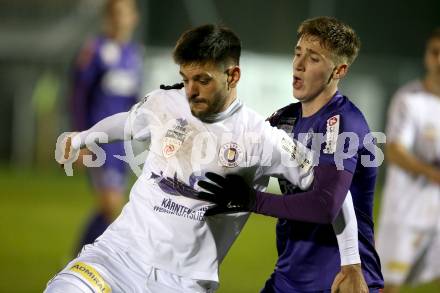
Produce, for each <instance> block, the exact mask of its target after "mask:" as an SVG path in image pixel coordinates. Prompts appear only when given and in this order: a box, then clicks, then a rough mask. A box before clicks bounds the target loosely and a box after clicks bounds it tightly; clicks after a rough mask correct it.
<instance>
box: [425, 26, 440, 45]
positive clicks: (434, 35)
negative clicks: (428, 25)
mask: <svg viewBox="0 0 440 293" xmlns="http://www.w3.org/2000/svg"><path fill="white" fill-rule="evenodd" d="M433 39H440V27H437V28H435V29H434V30H433V31H432V32H431V33H430V34H429V35H428V37H427V38H426V45H428V43H429V42H430V41H431V40H433Z"/></svg>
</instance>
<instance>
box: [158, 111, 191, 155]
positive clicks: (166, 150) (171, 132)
mask: <svg viewBox="0 0 440 293" xmlns="http://www.w3.org/2000/svg"><path fill="white" fill-rule="evenodd" d="M187 126H188V122H187V121H186V120H185V119H181V118H179V119H176V123H175V124H174V125H173V127H172V128H171V129H168V130H167V132H166V134H165V137H164V138H163V140H162V153H163V155H164V157H165V158H169V157H172V156H174V155H175V154H176V153H177V151H178V150H179V149H180V147H181V146H182V143H183V142H184V141H185V139H186V137H187V136H188V133H189V129H188V127H187Z"/></svg>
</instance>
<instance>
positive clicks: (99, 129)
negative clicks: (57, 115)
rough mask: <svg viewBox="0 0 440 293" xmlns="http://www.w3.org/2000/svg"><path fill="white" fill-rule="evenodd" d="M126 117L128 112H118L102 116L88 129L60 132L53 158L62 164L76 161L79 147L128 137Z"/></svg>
mask: <svg viewBox="0 0 440 293" xmlns="http://www.w3.org/2000/svg"><path fill="white" fill-rule="evenodd" d="M128 117H129V113H128V112H122V113H118V114H115V115H112V116H109V117H107V118H104V119H103V120H101V121H99V122H98V123H96V124H95V125H94V126H93V127H91V128H90V129H88V130H85V131H82V132H68V133H63V134H61V135H60V136H59V138H58V141H57V145H56V149H55V159H56V160H57V162H58V163H60V164H62V165H63V164H66V163H70V162H74V161H76V159H77V158H78V155H79V151H80V149H81V148H83V147H85V146H86V145H87V144H89V143H109V142H112V141H117V140H126V139H130V138H131V132H130V131H129V127H126V126H127V124H126V123H127V121H128Z"/></svg>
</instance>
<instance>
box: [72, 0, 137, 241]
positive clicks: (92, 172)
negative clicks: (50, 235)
mask: <svg viewBox="0 0 440 293" xmlns="http://www.w3.org/2000/svg"><path fill="white" fill-rule="evenodd" d="M137 22H138V15H137V8H136V2H135V1H134V0H108V1H106V3H105V6H104V33H103V34H101V35H99V36H97V37H94V38H92V39H90V40H88V41H87V42H86V44H85V45H84V46H83V48H82V49H81V51H80V53H79V54H78V57H77V58H76V63H75V67H74V72H73V93H72V96H71V103H70V109H71V114H72V122H73V127H74V129H75V130H76V131H82V130H85V129H88V128H90V127H91V126H93V125H94V124H96V122H98V121H100V120H102V119H104V118H105V117H108V116H111V115H113V114H115V113H119V112H124V111H128V110H129V109H130V108H131V107H132V106H133V105H134V104H135V103H136V102H137V98H138V96H139V92H140V87H141V79H142V67H143V65H142V63H143V60H142V55H141V50H140V49H141V48H140V46H139V45H138V44H136V43H134V42H132V41H131V38H132V33H133V31H134V29H135V27H136V24H137ZM102 148H103V149H104V150H105V152H106V155H107V159H106V161H105V163H104V165H102V166H101V167H99V168H89V169H88V172H89V177H90V181H91V183H92V186H93V190H94V192H95V193H96V194H97V195H98V198H97V203H98V207H97V210H96V212H95V214H94V215H93V216H92V218H91V219H90V222H89V223H88V225H87V227H86V229H85V231H84V234H83V236H82V239H81V242H80V245H79V247H78V250H79V249H80V248H81V247H82V246H83V245H85V244H88V243H92V242H93V241H94V240H95V239H96V238H97V237H98V236H99V235H101V234H102V232H104V230H105V229H106V228H107V226H108V225H109V224H110V223H111V222H112V221H113V219H114V218H115V217H116V216H117V215H118V213H119V211H120V209H121V207H122V204H123V203H124V196H123V195H124V191H125V187H126V186H125V185H126V182H125V181H126V172H127V170H126V164H125V163H124V162H122V161H120V160H118V159H117V158H115V157H114V155H124V146H123V143H122V142H120V143H113V144H106V145H103V146H102ZM82 155H83V156H84V155H89V154H88V153H87V150H85V151H83V153H82Z"/></svg>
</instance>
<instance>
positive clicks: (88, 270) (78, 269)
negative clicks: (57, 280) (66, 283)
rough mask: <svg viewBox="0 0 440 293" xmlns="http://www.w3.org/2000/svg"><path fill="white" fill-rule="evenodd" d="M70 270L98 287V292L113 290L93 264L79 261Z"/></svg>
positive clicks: (108, 292) (103, 292) (94, 286)
mask: <svg viewBox="0 0 440 293" xmlns="http://www.w3.org/2000/svg"><path fill="white" fill-rule="evenodd" d="M69 270H70V271H72V272H74V273H75V275H79V276H80V277H81V278H82V279H84V280H85V281H87V282H88V283H89V284H90V285H91V286H92V287H93V288H95V289H96V292H102V293H110V292H112V289H111V287H110V286H109V285H108V284H107V283H106V282H105V281H104V279H103V278H102V277H101V275H100V274H99V273H98V272H97V271H96V270H95V269H94V268H93V267H92V266H89V265H88V264H85V263H83V262H77V263H75V264H74V265H73V266H72V267H71V268H70V269H69Z"/></svg>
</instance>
